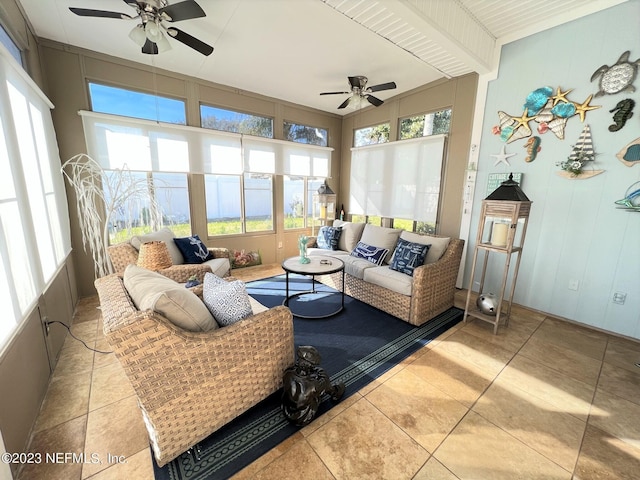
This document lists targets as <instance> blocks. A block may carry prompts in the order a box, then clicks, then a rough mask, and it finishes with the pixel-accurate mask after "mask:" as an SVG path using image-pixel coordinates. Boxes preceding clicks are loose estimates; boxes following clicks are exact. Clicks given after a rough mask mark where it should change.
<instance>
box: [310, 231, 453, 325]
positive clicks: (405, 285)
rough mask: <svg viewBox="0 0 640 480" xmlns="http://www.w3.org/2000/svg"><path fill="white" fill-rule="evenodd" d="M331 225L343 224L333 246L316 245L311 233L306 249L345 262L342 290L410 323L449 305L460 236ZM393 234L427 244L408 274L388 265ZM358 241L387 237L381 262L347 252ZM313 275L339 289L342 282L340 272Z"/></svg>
mask: <svg viewBox="0 0 640 480" xmlns="http://www.w3.org/2000/svg"><path fill="white" fill-rule="evenodd" d="M333 225H334V227H340V228H341V229H342V234H341V236H340V240H339V244H338V249H337V250H330V249H325V248H317V242H316V238H315V237H312V238H311V243H310V245H311V246H312V247H315V248H309V254H310V255H329V256H335V257H337V258H340V259H341V260H342V261H343V262H344V263H345V276H344V282H345V285H344V292H345V293H346V294H347V295H349V296H351V297H354V298H357V299H358V300H360V301H362V302H365V303H367V304H369V305H371V306H373V307H376V308H378V309H380V310H383V311H385V312H387V313H389V314H391V315H393V316H394V317H397V318H400V319H402V320H404V321H405V322H408V323H410V324H412V325H422V324H423V323H425V322H427V321H428V320H430V319H432V318H433V317H435V316H436V315H438V314H440V313H442V312H444V311H446V310H447V309H448V308H450V307H452V306H453V302H454V295H455V291H456V279H457V276H458V270H459V268H460V261H461V259H462V249H463V247H464V240H461V239H457V238H446V237H442V236H437V235H419V234H415V233H408V232H402V231H400V230H397V229H393V228H384V227H375V226H373V225H368V224H367V225H365V224H362V223H351V222H342V221H339V220H336V221H335V222H334V224H333ZM398 238H408V239H410V240H411V241H413V242H422V243H426V244H432V248H430V249H429V253H428V254H427V260H426V261H427V263H425V264H424V265H421V266H419V267H417V268H415V270H414V271H413V276H409V275H406V274H404V273H400V272H397V271H394V270H392V269H391V268H390V266H389V263H390V260H391V258H392V257H393V245H395V242H396V241H397V239H398ZM360 240H362V241H365V242H366V243H369V244H372V245H375V242H377V243H380V244H382V243H384V242H387V246H389V247H390V251H389V254H388V256H387V259H386V261H385V262H384V263H383V265H380V266H377V265H374V264H373V263H371V262H369V261H367V260H363V259H360V258H355V257H353V256H352V255H351V254H350V253H351V251H353V249H354V247H355V246H356V244H357V243H358V241H360ZM377 246H382V245H377ZM429 255H431V258H430V257H429ZM316 279H317V280H319V281H321V282H322V283H324V284H326V285H329V286H331V287H333V288H336V289H338V290H339V289H340V288H341V287H342V274H341V273H334V274H331V275H320V276H317V277H316Z"/></svg>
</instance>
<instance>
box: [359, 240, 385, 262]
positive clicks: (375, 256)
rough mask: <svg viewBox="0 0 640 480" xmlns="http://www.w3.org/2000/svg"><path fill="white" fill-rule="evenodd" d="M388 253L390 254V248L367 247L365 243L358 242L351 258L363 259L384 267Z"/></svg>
mask: <svg viewBox="0 0 640 480" xmlns="http://www.w3.org/2000/svg"><path fill="white" fill-rule="evenodd" d="M387 253H389V249H388V248H380V247H374V246H373V245H367V244H366V243H364V242H358V244H357V245H356V248H354V249H353V251H352V252H351V256H353V257H358V258H363V259H365V260H367V261H369V262H371V263H374V264H376V265H382V262H384V257H385V256H386V255H387Z"/></svg>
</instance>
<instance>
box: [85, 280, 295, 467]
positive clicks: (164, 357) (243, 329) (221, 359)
mask: <svg viewBox="0 0 640 480" xmlns="http://www.w3.org/2000/svg"><path fill="white" fill-rule="evenodd" d="M95 285H96V289H97V291H98V295H99V299H100V308H101V310H102V317H103V322H104V333H105V336H106V339H107V341H108V342H109V344H110V345H111V347H112V348H113V350H114V351H115V354H116V357H117V358H118V360H119V361H120V363H121V364H122V366H123V367H124V371H125V373H126V375H127V377H128V379H129V381H130V382H131V385H132V386H133V388H134V390H135V392H136V395H137V397H138V404H139V406H140V409H141V411H142V416H143V420H144V423H145V425H146V428H147V431H148V433H149V440H150V443H151V447H152V449H153V452H154V456H155V459H156V461H157V463H158V465H160V466H162V465H165V464H166V463H167V462H169V461H171V460H172V459H174V458H175V457H177V456H178V455H180V454H181V453H183V452H184V451H186V450H188V449H189V448H190V447H192V446H194V445H195V444H197V443H198V442H199V441H201V440H203V439H204V438H206V437H207V436H209V435H210V434H211V433H212V432H214V431H216V430H217V429H219V428H220V427H221V426H223V425H225V424H226V423H228V422H229V421H231V420H232V419H234V418H235V417H237V416H238V415H240V414H241V413H243V412H244V411H246V410H247V409H249V408H250V407H252V406H253V405H255V404H256V403H258V402H259V401H260V400H262V399H264V398H266V397H267V396H268V395H270V394H271V393H273V392H275V391H276V390H277V389H278V388H280V387H281V386H282V375H283V372H284V370H285V369H286V368H287V367H288V366H290V365H291V364H293V362H294V343H293V342H294V341H293V320H292V316H291V312H290V311H289V309H288V308H286V307H282V306H278V307H274V308H271V309H266V307H263V306H262V308H258V307H256V306H255V304H256V303H257V302H255V301H253V302H252V306H253V311H254V312H256V311H257V310H262V311H260V312H258V313H255V314H254V315H252V316H250V317H248V318H245V319H244V320H241V321H239V322H237V323H235V324H233V325H230V326H226V327H222V328H217V329H215V330H211V331H209V332H191V331H186V330H183V329H181V328H179V327H176V326H175V325H174V324H173V323H171V322H169V321H168V320H167V319H166V318H164V317H163V316H162V315H160V314H158V313H156V312H154V311H152V310H146V311H140V310H138V309H137V308H136V307H135V305H134V303H133V301H132V299H131V297H130V296H129V293H128V291H127V289H126V288H125V285H124V282H123V278H122V277H121V276H120V275H117V274H113V275H108V276H106V277H102V278H99V279H98V280H96V282H95ZM258 305H259V304H258Z"/></svg>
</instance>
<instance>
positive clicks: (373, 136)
mask: <svg viewBox="0 0 640 480" xmlns="http://www.w3.org/2000/svg"><path fill="white" fill-rule="evenodd" d="M390 128H391V127H390V125H389V124H388V123H381V124H380V125H375V126H373V127H366V128H360V129H358V130H355V131H354V137H353V146H354V147H363V146H365V145H375V144H377V143H387V142H388V141H389V130H390Z"/></svg>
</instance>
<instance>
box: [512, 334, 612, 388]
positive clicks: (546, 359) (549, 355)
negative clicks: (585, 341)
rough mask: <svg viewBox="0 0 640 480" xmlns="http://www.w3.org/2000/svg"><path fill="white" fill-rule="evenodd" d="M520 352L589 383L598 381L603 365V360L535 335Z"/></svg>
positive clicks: (593, 383)
mask: <svg viewBox="0 0 640 480" xmlns="http://www.w3.org/2000/svg"><path fill="white" fill-rule="evenodd" d="M519 354H520V355H524V356H525V357H528V358H530V359H531V360H534V361H536V362H539V363H542V364H544V365H546V366H547V367H550V368H552V369H554V370H557V371H559V372H561V373H564V374H565V375H569V376H570V377H572V378H575V379H576V380H580V381H581V382H584V383H587V384H588V385H595V384H596V383H597V381H598V375H599V373H600V367H601V365H602V362H600V361H598V360H596V359H594V358H591V357H588V356H586V355H583V354H581V353H578V352H576V351H574V350H571V349H569V348H563V347H560V346H558V345H554V344H550V343H548V342H547V341H545V340H544V339H541V338H538V337H535V336H532V337H531V338H530V339H529V341H528V342H527V343H526V344H525V345H524V347H522V350H520V352H519Z"/></svg>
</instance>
